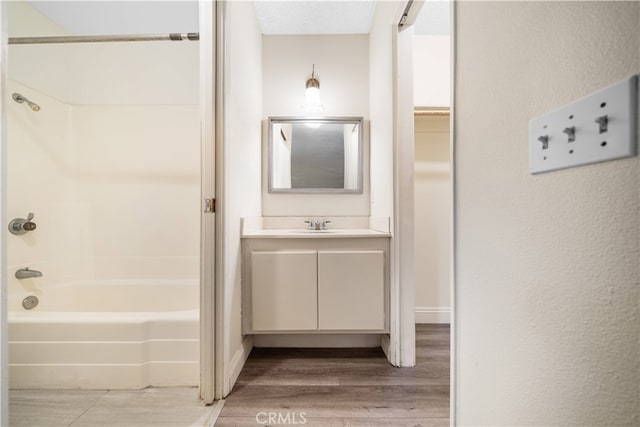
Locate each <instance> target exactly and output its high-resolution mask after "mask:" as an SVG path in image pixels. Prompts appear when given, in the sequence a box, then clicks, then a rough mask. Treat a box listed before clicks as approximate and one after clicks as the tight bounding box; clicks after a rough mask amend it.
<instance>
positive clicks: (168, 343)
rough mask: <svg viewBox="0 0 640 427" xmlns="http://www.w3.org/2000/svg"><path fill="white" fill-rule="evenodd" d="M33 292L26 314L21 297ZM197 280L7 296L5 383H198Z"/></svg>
mask: <svg viewBox="0 0 640 427" xmlns="http://www.w3.org/2000/svg"><path fill="white" fill-rule="evenodd" d="M29 295H35V296H37V297H38V299H39V303H38V305H37V306H36V307H35V308H33V309H31V310H26V309H24V308H23V307H22V300H23V299H24V298H25V297H27V296H29ZM198 295H199V291H198V283H197V282H191V283H187V282H185V281H180V282H172V281H152V282H150V281H145V282H140V281H127V282H122V281H103V282H83V283H71V284H66V285H61V286H52V287H49V288H45V289H43V290H41V291H38V292H27V291H25V290H22V289H21V290H19V291H12V292H10V293H9V298H8V309H9V310H8V318H9V386H10V387H12V388H67V389H76V388H83V389H139V388H144V387H147V386H195V385H198V380H199V362H198V359H199V347H198V343H199V322H198V313H199V311H198V300H199V296H198Z"/></svg>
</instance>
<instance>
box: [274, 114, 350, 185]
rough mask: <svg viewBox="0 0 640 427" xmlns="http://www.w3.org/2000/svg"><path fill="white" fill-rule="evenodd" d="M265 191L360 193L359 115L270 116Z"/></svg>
mask: <svg viewBox="0 0 640 427" xmlns="http://www.w3.org/2000/svg"><path fill="white" fill-rule="evenodd" d="M269 193H362V117H317V118H305V117H270V118H269Z"/></svg>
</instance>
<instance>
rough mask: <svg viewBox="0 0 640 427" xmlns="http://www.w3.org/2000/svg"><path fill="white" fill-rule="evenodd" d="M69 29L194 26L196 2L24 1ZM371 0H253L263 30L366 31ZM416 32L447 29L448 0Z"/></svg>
mask: <svg viewBox="0 0 640 427" xmlns="http://www.w3.org/2000/svg"><path fill="white" fill-rule="evenodd" d="M393 1H398V2H400V1H403V0H393ZM30 3H31V4H32V5H33V6H34V7H35V8H37V9H38V10H39V11H40V12H42V13H43V14H45V15H46V16H47V17H49V19H51V20H52V21H53V22H55V23H56V24H58V25H60V26H61V27H62V28H63V29H64V30H65V31H67V32H68V33H71V34H95V35H98V34H104V35H107V34H162V33H187V32H197V31H198V2H197V1H196V0H177V1H176V0H174V1H164V0H163V1H149V0H146V1H50V0H49V1H35V0H32V1H31V2H30ZM375 6H376V1H374V0H352V1H341V0H338V1H336V0H302V1H295V0H294V1H291V0H288V1H281V0H259V1H256V2H255V9H256V15H257V18H258V22H259V25H260V29H261V31H262V33H263V34H367V33H368V32H369V30H370V28H371V22H372V20H373V15H374V13H375ZM415 32H416V34H449V1H448V0H437V1H433V0H430V1H426V2H425V4H424V6H423V7H422V10H421V12H420V15H419V16H418V19H417V21H416V25H415Z"/></svg>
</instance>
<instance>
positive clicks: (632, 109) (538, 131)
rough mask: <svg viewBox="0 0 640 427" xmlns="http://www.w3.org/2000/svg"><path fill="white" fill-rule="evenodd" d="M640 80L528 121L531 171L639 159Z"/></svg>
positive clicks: (627, 81) (630, 81)
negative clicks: (639, 115) (639, 92)
mask: <svg viewBox="0 0 640 427" xmlns="http://www.w3.org/2000/svg"><path fill="white" fill-rule="evenodd" d="M637 146H638V76H637V75H635V76H633V77H630V78H628V79H626V80H623V81H621V82H618V83H616V84H613V85H611V86H609V87H606V88H604V89H601V90H599V91H596V92H594V93H592V94H590V95H587V96H585V97H584V98H582V99H579V100H577V101H574V102H572V103H570V104H567V105H565V106H564V107H561V108H558V109H557V110H554V111H551V112H549V113H546V114H544V115H542V116H540V117H536V118H534V119H532V120H531V121H530V122H529V172H531V173H532V174H538V173H543V172H550V171H554V170H559V169H566V168H571V167H574V166H580V165H588V164H591V163H599V162H604V161H607V160H614V159H621V158H623V157H631V156H635V155H637Z"/></svg>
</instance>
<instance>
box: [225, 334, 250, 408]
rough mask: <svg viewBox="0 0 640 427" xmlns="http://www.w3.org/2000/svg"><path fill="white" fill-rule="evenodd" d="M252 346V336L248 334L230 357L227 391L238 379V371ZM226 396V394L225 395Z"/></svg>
mask: <svg viewBox="0 0 640 427" xmlns="http://www.w3.org/2000/svg"><path fill="white" fill-rule="evenodd" d="M252 348H253V337H252V336H250V335H248V336H245V337H244V339H243V340H242V344H241V345H240V347H238V350H236V353H235V354H234V355H233V357H232V358H231V362H230V365H231V366H230V368H229V371H230V372H229V387H228V388H227V390H229V393H231V390H233V386H234V385H235V384H236V381H238V377H239V376H240V372H242V368H244V363H245V362H246V361H247V358H248V357H249V354H250V353H251V349H252ZM225 397H226V396H225Z"/></svg>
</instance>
